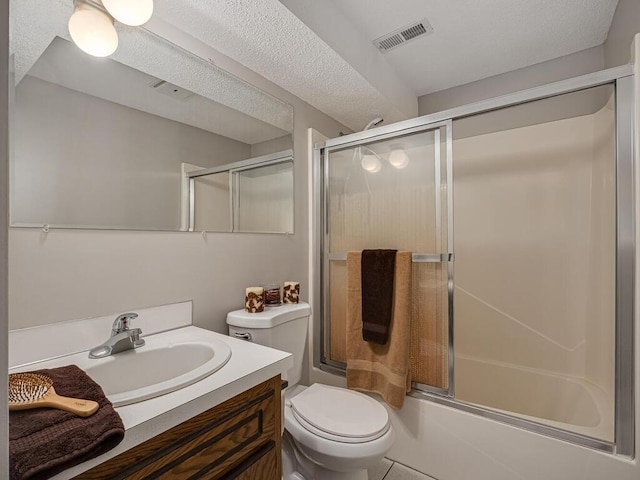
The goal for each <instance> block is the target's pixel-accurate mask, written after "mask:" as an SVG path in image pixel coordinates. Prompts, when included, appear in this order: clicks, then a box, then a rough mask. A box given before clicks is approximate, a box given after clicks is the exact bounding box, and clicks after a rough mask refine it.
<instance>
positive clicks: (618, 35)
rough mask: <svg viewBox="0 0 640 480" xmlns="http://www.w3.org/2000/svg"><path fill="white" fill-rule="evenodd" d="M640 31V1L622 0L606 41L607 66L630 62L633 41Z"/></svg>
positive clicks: (605, 56) (605, 58)
mask: <svg viewBox="0 0 640 480" xmlns="http://www.w3.org/2000/svg"><path fill="white" fill-rule="evenodd" d="M638 32H640V2H639V1H638V0H620V1H619V2H618V7H617V8H616V13H615V15H614V16H613V21H612V22H611V27H610V28H609V35H608V36H607V41H606V42H605V43H604V63H605V68H609V67H615V66H617V65H623V64H625V63H629V57H630V56H631V42H632V41H633V37H634V36H635V34H636V33H638Z"/></svg>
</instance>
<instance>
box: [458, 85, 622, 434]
mask: <svg viewBox="0 0 640 480" xmlns="http://www.w3.org/2000/svg"><path fill="white" fill-rule="evenodd" d="M615 113H616V112H615V89H614V87H613V85H604V86H599V87H595V88H591V89H587V90H582V91H579V92H574V93H570V94H564V95H560V96H556V97H552V98H547V99H543V100H537V101H535V102H530V103H526V104H522V105H517V106H513V107H508V108H502V109H499V110H495V111H492V112H489V113H482V114H479V115H475V116H470V117H466V118H463V119H460V120H455V121H454V122H453V128H454V130H453V133H454V142H453V145H454V152H455V153H454V171H453V173H454V189H455V208H454V212H455V232H456V241H455V252H456V263H455V290H454V310H455V398H456V399H457V400H460V401H463V402H467V403H470V404H474V405H479V406H482V407H487V408H490V409H493V410H497V411H499V412H508V413H509V414H511V415H515V416H518V417H521V418H523V419H526V420H529V421H532V422H537V423H542V424H545V425H548V426H552V427H556V428H559V429H562V430H569V431H572V432H575V433H579V434H582V435H585V436H589V437H595V438H598V439H601V440H606V441H610V442H611V441H613V440H614V399H615V332H616V326H615V319H616V300H615V298H616V297H615V296H616V280H615V278H616V121H615Z"/></svg>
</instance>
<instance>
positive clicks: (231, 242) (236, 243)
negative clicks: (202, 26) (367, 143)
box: [4, 31, 345, 351]
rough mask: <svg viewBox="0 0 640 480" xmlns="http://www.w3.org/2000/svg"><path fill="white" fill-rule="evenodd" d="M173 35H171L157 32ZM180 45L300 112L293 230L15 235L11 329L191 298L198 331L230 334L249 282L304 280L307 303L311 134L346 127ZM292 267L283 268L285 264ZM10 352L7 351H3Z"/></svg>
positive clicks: (241, 70)
mask: <svg viewBox="0 0 640 480" xmlns="http://www.w3.org/2000/svg"><path fill="white" fill-rule="evenodd" d="M157 33H163V34H164V33H165V32H157ZM168 34H170V35H172V37H171V38H172V41H174V42H175V43H178V44H180V45H181V46H183V47H184V48H189V49H192V50H194V51H196V52H199V53H200V54H202V55H206V58H210V59H211V60H212V61H214V62H215V63H216V65H218V66H220V67H221V68H224V69H226V70H227V71H229V72H231V73H233V74H234V75H236V76H239V77H240V78H242V79H243V80H245V81H247V82H249V83H252V84H253V85H255V86H257V87H258V88H260V89H262V90H264V91H266V92H267V93H269V94H271V95H274V96H276V97H278V98H280V99H281V100H284V101H286V102H288V103H290V104H291V105H293V108H294V129H295V134H294V139H293V144H294V157H295V179H294V182H295V183H294V191H295V201H296V208H295V233H294V234H293V235H289V236H286V235H258V234H230V233H209V234H207V235H206V236H205V237H203V236H202V235H201V234H200V233H179V232H173V233H171V232H164V233H163V232H135V231H97V230H56V229H54V230H52V231H51V232H49V233H48V234H44V233H42V232H41V230H39V229H11V230H10V232H9V237H10V238H9V251H10V254H9V256H10V261H9V277H10V282H9V295H10V301H9V310H10V314H9V316H10V321H9V327H10V328H20V327H28V326H34V325H42V324H46V323H52V322H60V321H64V320H68V319H78V318H85V317H90V316H96V315H105V314H112V313H118V312H122V311H125V310H131V309H135V308H139V307H145V306H151V305H160V304H166V303H171V302H177V301H182V300H189V299H192V300H193V302H194V305H193V306H194V322H195V324H196V325H198V326H201V327H205V328H209V329H212V330H215V331H219V332H226V324H225V315H226V312H228V311H230V310H234V309H237V308H240V307H241V306H242V303H243V301H244V297H243V296H244V288H245V287H246V286H247V285H255V284H261V283H273V282H282V281H284V280H299V281H300V282H301V296H302V298H303V299H306V298H308V290H307V288H308V286H307V285H306V282H305V280H306V279H307V278H308V260H307V255H308V215H307V191H308V185H307V172H308V168H309V165H308V160H307V128H308V127H313V128H315V129H317V130H319V131H321V132H323V133H325V134H326V135H328V136H331V137H335V136H337V135H338V133H339V131H340V130H345V127H344V126H343V125H340V124H339V123H337V122H335V121H334V120H332V119H331V118H329V117H327V116H326V115H324V114H322V113H321V112H319V111H318V110H316V109H314V108H312V107H311V106H309V105H308V104H307V103H305V102H303V101H301V100H300V99H298V98H297V97H295V96H293V95H291V94H290V93H288V92H285V91H284V90H282V89H280V88H279V87H277V86H275V85H274V84H272V83H271V82H268V81H267V80H265V79H264V78H262V77H260V76H259V75H257V74H255V73H254V72H252V71H250V70H248V69H246V68H245V67H242V66H241V65H239V64H237V63H236V62H234V61H233V60H231V59H229V58H228V57H225V56H223V55H221V54H219V53H218V52H216V51H214V50H213V49H206V51H205V50H203V49H204V48H205V47H203V46H202V44H194V45H191V44H190V43H189V42H192V41H193V40H192V39H191V38H190V37H187V36H180V34H179V32H175V31H170V32H169V33H168ZM283 258H286V259H287V261H286V262H283V261H282V259H283ZM4 351H6V350H4Z"/></svg>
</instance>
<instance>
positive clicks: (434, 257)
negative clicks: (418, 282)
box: [328, 253, 455, 263]
mask: <svg viewBox="0 0 640 480" xmlns="http://www.w3.org/2000/svg"><path fill="white" fill-rule="evenodd" d="M328 255H329V260H338V261H343V262H344V261H346V260H347V254H346V253H329V254H328ZM411 261H412V262H413V263H441V262H453V261H455V255H454V254H453V253H414V254H412V255H411Z"/></svg>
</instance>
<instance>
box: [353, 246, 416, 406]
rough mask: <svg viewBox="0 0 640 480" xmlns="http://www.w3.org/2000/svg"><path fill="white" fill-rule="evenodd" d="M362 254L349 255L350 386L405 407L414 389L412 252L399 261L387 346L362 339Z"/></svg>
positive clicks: (397, 263)
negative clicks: (410, 392) (408, 395)
mask: <svg viewBox="0 0 640 480" xmlns="http://www.w3.org/2000/svg"><path fill="white" fill-rule="evenodd" d="M361 259H362V254H361V252H349V253H348V254H347V387H349V388H351V389H353V390H360V391H363V392H371V393H378V394H380V395H381V396H382V398H383V399H384V401H385V402H387V403H388V404H389V405H390V406H391V407H393V408H401V407H402V405H403V404H404V397H405V395H406V394H407V392H409V391H410V390H411V364H410V333H411V252H398V253H397V254H396V262H395V275H394V277H395V279H394V288H393V315H392V318H391V324H390V331H389V341H388V342H387V343H386V344H385V345H378V344H374V343H369V342H366V341H364V340H363V339H362V325H363V322H362V284H361Z"/></svg>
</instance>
